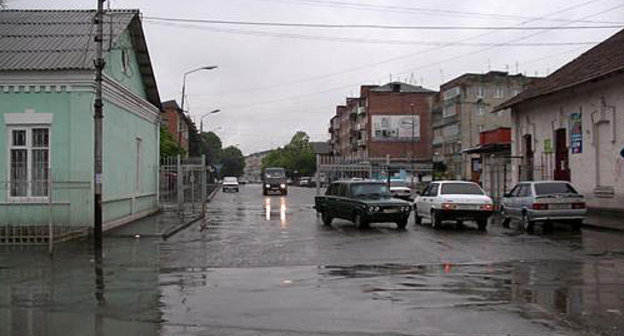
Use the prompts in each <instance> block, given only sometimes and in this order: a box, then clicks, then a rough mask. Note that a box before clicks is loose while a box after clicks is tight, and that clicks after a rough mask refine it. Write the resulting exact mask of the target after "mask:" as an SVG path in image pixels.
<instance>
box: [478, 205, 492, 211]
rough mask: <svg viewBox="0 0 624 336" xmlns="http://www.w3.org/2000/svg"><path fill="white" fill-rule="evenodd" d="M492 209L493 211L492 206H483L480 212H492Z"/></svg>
mask: <svg viewBox="0 0 624 336" xmlns="http://www.w3.org/2000/svg"><path fill="white" fill-rule="evenodd" d="M493 209H494V206H493V205H492V204H483V205H482V206H481V210H486V211H492V210H493Z"/></svg>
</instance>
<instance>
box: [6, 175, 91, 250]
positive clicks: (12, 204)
mask: <svg viewBox="0 0 624 336" xmlns="http://www.w3.org/2000/svg"><path fill="white" fill-rule="evenodd" d="M43 177H44V178H42V179H36V180H28V179H17V178H13V179H11V178H5V179H2V180H0V245H44V244H48V245H49V246H50V249H52V247H53V245H54V243H57V242H60V241H65V240H68V239H71V238H74V237H77V236H81V235H85V234H87V233H88V232H89V228H90V225H89V224H90V223H84V222H82V221H81V220H84V219H81V218H85V217H83V216H80V215H81V212H84V211H89V210H90V208H89V207H86V206H83V204H84V203H85V200H88V199H89V195H90V191H91V184H90V182H88V181H68V180H58V179H55V178H54V175H53V174H52V173H51V171H48V173H47V174H45V175H44V176H43ZM87 217H88V216H87Z"/></svg>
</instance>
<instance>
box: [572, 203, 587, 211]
mask: <svg viewBox="0 0 624 336" xmlns="http://www.w3.org/2000/svg"><path fill="white" fill-rule="evenodd" d="M572 209H585V202H577V203H572Z"/></svg>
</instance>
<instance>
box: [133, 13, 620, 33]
mask: <svg viewBox="0 0 624 336" xmlns="http://www.w3.org/2000/svg"><path fill="white" fill-rule="evenodd" d="M143 19H144V20H147V21H160V22H169V23H201V24H213V25H237V26H261V27H280V28H293V27H296V28H328V29H330V28H331V29H336V28H338V29H344V28H353V29H392V30H544V29H551V30H578V29H613V28H622V27H623V25H624V23H620V24H610V25H594V26H532V27H518V26H404V25H381V24H364V25H363V24H328V23H292V22H268V21H267V22H260V21H232V20H213V19H186V18H166V17H156V16H144V17H143Z"/></svg>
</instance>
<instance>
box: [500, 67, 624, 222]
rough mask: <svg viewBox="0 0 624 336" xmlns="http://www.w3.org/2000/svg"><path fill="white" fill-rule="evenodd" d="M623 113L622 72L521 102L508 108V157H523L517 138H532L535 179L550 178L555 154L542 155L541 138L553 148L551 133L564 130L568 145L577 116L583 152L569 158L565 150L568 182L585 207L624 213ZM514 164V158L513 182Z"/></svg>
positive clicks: (516, 175)
mask: <svg viewBox="0 0 624 336" xmlns="http://www.w3.org/2000/svg"><path fill="white" fill-rule="evenodd" d="M623 110H624V75H622V74H619V75H615V76H613V77H610V78H608V79H603V80H600V81H597V82H594V83H589V84H584V85H581V86H577V87H574V88H572V89H567V90H565V91H562V92H560V93H556V94H551V95H548V96H545V97H543V98H537V99H534V100H532V101H529V102H526V103H523V104H520V105H519V106H516V107H514V109H513V123H512V153H513V154H514V155H523V148H522V147H523V146H522V136H523V135H525V134H531V135H532V136H533V147H534V151H535V154H534V157H535V165H536V166H543V167H545V169H544V170H545V172H544V173H543V174H539V173H541V172H538V174H535V176H534V177H535V179H537V180H539V179H549V178H552V170H553V166H554V154H548V153H545V151H544V140H546V139H550V140H551V141H552V144H553V147H554V145H555V141H554V132H555V130H556V129H558V128H565V129H566V133H567V134H566V136H567V144H568V146H569V145H570V140H569V137H570V114H571V113H573V112H581V114H582V134H583V135H582V141H583V146H582V153H578V154H573V153H571V151H570V149H569V148H568V155H569V158H570V171H571V182H572V183H573V184H574V185H575V186H576V187H577V188H578V189H579V191H580V192H582V193H583V194H584V195H585V196H586V198H587V202H588V206H590V207H597V208H616V209H620V210H624V158H622V157H621V156H620V151H622V150H623V149H624V131H623V130H624V112H623ZM592 118H593V119H592ZM519 165H520V163H519V160H515V164H514V165H513V167H512V169H513V181H514V183H515V182H517V181H518V179H519V170H520V167H519ZM611 192H613V194H612V195H610V193H611Z"/></svg>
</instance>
